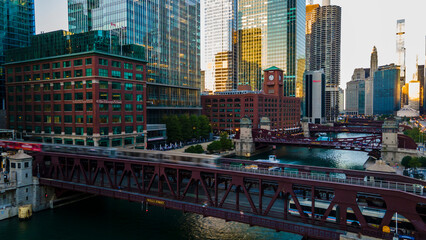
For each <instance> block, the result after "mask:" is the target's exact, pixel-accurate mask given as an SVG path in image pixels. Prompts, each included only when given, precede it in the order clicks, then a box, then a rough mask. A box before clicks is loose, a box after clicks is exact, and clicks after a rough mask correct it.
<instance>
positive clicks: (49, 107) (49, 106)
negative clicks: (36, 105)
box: [43, 104, 52, 112]
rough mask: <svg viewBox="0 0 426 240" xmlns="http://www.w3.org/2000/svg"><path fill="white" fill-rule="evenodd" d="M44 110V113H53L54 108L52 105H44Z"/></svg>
mask: <svg viewBox="0 0 426 240" xmlns="http://www.w3.org/2000/svg"><path fill="white" fill-rule="evenodd" d="M43 109H44V111H45V112H50V111H52V107H51V105H50V104H44V105H43Z"/></svg>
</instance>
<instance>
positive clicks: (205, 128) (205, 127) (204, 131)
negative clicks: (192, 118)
mask: <svg viewBox="0 0 426 240" xmlns="http://www.w3.org/2000/svg"><path fill="white" fill-rule="evenodd" d="M198 122H199V124H200V136H201V137H202V138H209V137H210V133H211V132H212V127H211V125H210V121H209V119H208V117H207V116H205V115H201V116H200V117H199V120H198Z"/></svg>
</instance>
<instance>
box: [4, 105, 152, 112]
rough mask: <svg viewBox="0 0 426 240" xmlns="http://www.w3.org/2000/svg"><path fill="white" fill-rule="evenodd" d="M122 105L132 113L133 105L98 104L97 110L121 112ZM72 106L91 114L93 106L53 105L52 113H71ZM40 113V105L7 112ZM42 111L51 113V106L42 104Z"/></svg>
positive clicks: (10, 109)
mask: <svg viewBox="0 0 426 240" xmlns="http://www.w3.org/2000/svg"><path fill="white" fill-rule="evenodd" d="M122 105H124V110H125V111H126V112H132V111H134V109H133V104H111V108H110V107H109V106H110V105H109V104H103V103H102V104H99V110H100V111H102V112H105V111H109V110H110V109H111V110H112V111H114V112H118V111H121V109H122ZM73 106H74V111H76V112H82V111H86V112H91V111H93V104H92V103H86V104H83V103H77V104H63V105H62V104H54V105H53V111H54V112H62V111H63V112H72V111H73ZM84 106H86V109H85V110H84ZM15 107H16V108H15ZM143 109H144V108H143V104H136V111H138V112H141V111H143ZM24 110H25V112H32V111H34V112H41V111H42V105H34V107H33V106H32V105H25V109H24V108H23V106H22V105H16V106H15V105H9V108H8V111H10V112H15V111H16V112H23V111H24ZM43 111H44V112H51V111H52V105H51V104H43Z"/></svg>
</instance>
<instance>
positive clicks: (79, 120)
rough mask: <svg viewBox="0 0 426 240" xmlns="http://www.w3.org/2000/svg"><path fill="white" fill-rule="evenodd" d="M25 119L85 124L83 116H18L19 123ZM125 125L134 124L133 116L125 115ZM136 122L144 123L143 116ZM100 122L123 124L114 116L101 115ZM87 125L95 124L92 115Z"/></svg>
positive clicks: (119, 116) (28, 120) (87, 116)
mask: <svg viewBox="0 0 426 240" xmlns="http://www.w3.org/2000/svg"><path fill="white" fill-rule="evenodd" d="M24 119H25V122H33V120H34V122H42V121H41V120H42V119H43V122H44V123H77V124H84V116H83V115H76V116H74V120H73V116H72V115H64V117H63V119H62V116H60V115H56V116H50V115H44V116H43V117H42V116H41V115H34V118H33V116H32V115H26V116H25V117H24V116H22V115H18V116H16V120H17V122H23V121H24ZM123 120H124V122H125V123H133V120H134V119H133V115H125V116H124V118H123ZM135 120H136V122H143V115H137V116H136V119H135ZM9 122H10V123H14V122H15V116H14V115H10V118H9ZM99 122H100V123H101V124H106V123H109V122H110V123H122V120H121V115H112V118H111V119H110V118H109V116H108V115H100V116H99ZM86 123H87V124H92V123H93V116H92V115H86Z"/></svg>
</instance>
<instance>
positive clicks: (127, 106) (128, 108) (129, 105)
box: [124, 104, 133, 112]
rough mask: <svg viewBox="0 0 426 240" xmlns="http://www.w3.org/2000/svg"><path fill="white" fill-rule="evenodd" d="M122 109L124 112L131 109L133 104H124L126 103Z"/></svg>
mask: <svg viewBox="0 0 426 240" xmlns="http://www.w3.org/2000/svg"><path fill="white" fill-rule="evenodd" d="M124 110H125V111H126V112H128V111H133V104H126V105H124Z"/></svg>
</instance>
